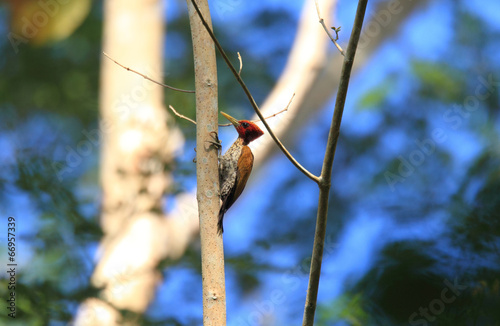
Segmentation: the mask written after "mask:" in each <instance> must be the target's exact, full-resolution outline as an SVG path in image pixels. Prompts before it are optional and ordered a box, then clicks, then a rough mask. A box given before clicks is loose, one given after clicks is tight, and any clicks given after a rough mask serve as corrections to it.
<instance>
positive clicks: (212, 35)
mask: <svg viewBox="0 0 500 326" xmlns="http://www.w3.org/2000/svg"><path fill="white" fill-rule="evenodd" d="M191 2H192V3H193V6H194V8H195V10H196V12H197V13H198V16H200V19H201V22H202V23H203V26H205V29H206V30H207V32H208V34H210V37H211V38H212V40H213V41H214V43H215V46H216V47H217V50H219V53H220V54H221V55H222V58H223V59H224V61H225V62H226V64H227V66H228V67H229V70H231V72H232V73H233V75H234V77H236V80H237V81H238V83H239V84H240V85H241V88H243V91H244V92H245V94H246V96H247V98H248V100H249V101H250V104H251V105H252V107H253V109H254V111H255V113H256V114H257V115H258V116H259V118H260V120H261V121H262V123H263V124H264V126H265V127H266V129H267V131H268V132H269V135H271V137H272V138H273V140H274V141H275V143H276V144H277V145H278V147H279V148H280V149H281V151H282V152H283V153H284V154H285V156H286V157H287V158H288V159H289V160H290V162H292V164H293V165H295V167H297V169H299V171H301V172H302V173H304V174H305V175H306V176H307V177H308V178H310V179H311V180H313V181H314V182H316V183H319V177H317V176H315V175H314V174H312V173H311V172H309V171H308V170H307V169H306V168H305V167H303V166H302V165H301V164H300V163H299V162H297V160H296V159H295V158H294V157H293V156H292V154H290V152H288V150H287V149H286V148H285V146H284V145H283V144H282V143H281V141H280V140H279V139H278V137H276V135H275V134H274V132H273V131H272V130H271V127H269V125H268V124H267V122H266V120H265V118H264V116H263V115H262V112H260V109H259V107H258V105H257V103H256V102H255V100H254V98H253V96H252V94H251V93H250V91H249V90H248V87H247V86H246V85H245V82H244V81H243V79H242V78H241V76H240V75H238V72H237V71H236V69H235V68H234V66H233V64H232V63H231V61H230V60H229V58H228V57H227V55H226V53H225V52H224V50H223V49H222V46H221V45H220V43H219V41H218V40H217V38H216V37H215V35H214V33H213V32H212V30H211V29H210V26H208V24H207V22H206V20H205V18H204V17H203V15H202V14H201V12H200V9H199V8H198V5H197V4H196V1H195V0H191Z"/></svg>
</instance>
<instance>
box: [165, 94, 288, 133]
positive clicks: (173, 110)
mask: <svg viewBox="0 0 500 326" xmlns="http://www.w3.org/2000/svg"><path fill="white" fill-rule="evenodd" d="M294 96H295V93H294V94H293V95H292V98H291V99H290V102H288V105H287V106H286V108H284V109H283V110H281V111H278V112H276V113H273V114H271V115H270V116H268V117H266V118H265V119H266V120H267V119H271V118H274V117H275V116H277V115H278V114H281V113H283V112H286V111H288V108H289V107H290V104H291V103H292V100H293V98H294ZM168 108H169V109H170V110H171V111H172V112H173V113H174V114H175V115H176V116H178V117H179V118H181V119H184V120H187V121H189V122H191V123H194V124H196V121H194V120H193V119H191V118H188V117H186V116H185V115H183V114H180V113H179V112H177V111H176V110H175V109H174V107H173V106H172V105H169V106H168ZM251 121H252V122H260V119H258V120H251ZM232 125H233V124H232V123H219V127H229V126H232Z"/></svg>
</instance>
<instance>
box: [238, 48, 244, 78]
mask: <svg viewBox="0 0 500 326" xmlns="http://www.w3.org/2000/svg"><path fill="white" fill-rule="evenodd" d="M238 60H239V61H240V71H238V76H241V69H243V60H242V59H241V54H240V53H239V52H238Z"/></svg>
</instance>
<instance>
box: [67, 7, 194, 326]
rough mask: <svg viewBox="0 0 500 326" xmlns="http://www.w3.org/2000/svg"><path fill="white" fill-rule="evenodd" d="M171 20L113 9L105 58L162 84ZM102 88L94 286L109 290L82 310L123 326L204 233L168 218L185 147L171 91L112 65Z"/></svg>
mask: <svg viewBox="0 0 500 326" xmlns="http://www.w3.org/2000/svg"><path fill="white" fill-rule="evenodd" d="M163 12H164V10H163V6H162V1H159V0H150V1H135V0H108V1H105V7H104V36H103V51H104V52H106V53H107V54H109V55H110V56H111V57H113V58H114V59H116V60H118V61H119V62H121V63H123V64H124V65H127V66H129V67H133V68H134V69H136V70H138V71H140V72H142V73H144V74H147V75H148V76H150V77H152V78H154V79H156V80H161V79H162V71H163V67H162V48H163V44H164V34H163V31H164V21H163ZM100 87H101V89H100V109H101V121H100V129H101V135H100V140H101V184H102V215H101V225H102V229H103V232H104V237H103V239H102V242H101V244H100V246H99V251H98V256H97V259H98V262H97V266H96V269H95V271H94V274H93V276H92V284H93V285H94V286H96V287H99V288H103V290H102V291H101V293H100V295H99V298H94V299H89V300H87V301H86V302H84V303H83V305H82V306H81V307H80V309H79V312H78V314H77V317H76V324H77V325H116V324H117V323H118V322H119V320H120V315H119V313H118V311H117V310H116V308H118V309H126V310H130V311H133V312H136V313H143V312H144V311H145V310H146V308H147V306H148V305H149V303H150V302H151V300H152V298H153V295H154V290H155V287H156V285H157V284H158V283H159V282H160V281H161V274H160V273H159V272H158V271H157V270H156V267H157V265H158V263H159V261H160V260H161V259H163V258H165V257H167V256H170V257H174V258H176V257H178V256H179V252H183V250H184V248H185V244H187V243H189V241H190V238H191V237H192V235H193V234H194V232H195V231H197V224H192V223H190V220H189V218H185V219H184V220H182V221H181V220H178V219H177V220H176V219H168V218H165V216H164V214H163V208H162V197H163V195H164V193H165V191H166V190H167V188H168V187H169V185H170V184H171V182H172V178H171V175H170V173H168V172H165V171H169V170H170V169H165V167H166V166H168V165H170V164H172V158H173V155H174V152H175V151H176V149H178V148H179V147H180V146H182V144H183V138H182V136H181V134H180V133H179V131H178V130H176V129H172V128H169V126H168V125H167V120H168V116H167V111H166V110H165V108H164V105H163V89H162V88H161V87H160V86H157V85H155V84H153V83H151V82H149V81H147V80H145V79H143V78H142V77H140V76H137V75H135V74H133V73H131V72H128V71H126V70H125V69H123V68H121V67H119V66H117V65H116V64H114V63H113V62H112V61H110V60H108V59H107V58H104V57H103V59H102V66H101V85H100ZM185 211H188V210H185ZM188 217H189V216H188ZM186 224H189V225H186ZM174 234H175V237H174ZM177 246H181V247H182V249H181V250H178V249H177Z"/></svg>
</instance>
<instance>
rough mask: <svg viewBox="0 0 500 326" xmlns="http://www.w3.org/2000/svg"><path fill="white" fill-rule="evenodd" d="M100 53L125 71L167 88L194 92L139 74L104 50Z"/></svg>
mask: <svg viewBox="0 0 500 326" xmlns="http://www.w3.org/2000/svg"><path fill="white" fill-rule="evenodd" d="M102 54H104V55H105V56H106V57H107V58H108V59H109V60H111V61H113V62H114V63H116V64H117V65H119V66H120V67H122V68H123V69H125V70H127V71H131V72H133V73H135V74H137V75H139V76H141V77H142V78H144V79H147V80H149V81H151V82H153V83H155V84H157V85H160V86H163V87H165V88H168V89H171V90H173V91H177V92H182V93H194V91H191V90H186V89H180V88H176V87H172V86H169V85H167V84H163V83H160V82H158V81H156V80H154V79H152V78H150V77H148V76H146V75H144V74H141V73H140V72H138V71H136V70H134V69H132V68H129V67H125V66H124V65H122V64H121V63H119V62H118V61H116V60H115V59H113V58H111V57H110V56H109V55H108V54H107V53H106V52H103V53H102Z"/></svg>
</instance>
